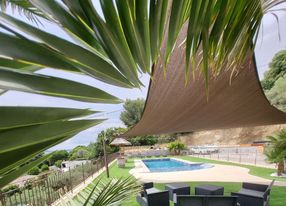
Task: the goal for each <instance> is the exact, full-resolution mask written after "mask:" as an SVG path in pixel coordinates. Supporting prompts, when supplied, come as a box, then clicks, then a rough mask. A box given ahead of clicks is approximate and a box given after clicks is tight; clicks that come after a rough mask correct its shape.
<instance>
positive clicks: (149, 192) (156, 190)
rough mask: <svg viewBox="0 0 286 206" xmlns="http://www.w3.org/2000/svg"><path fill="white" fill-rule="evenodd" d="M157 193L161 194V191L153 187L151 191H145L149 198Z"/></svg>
mask: <svg viewBox="0 0 286 206" xmlns="http://www.w3.org/2000/svg"><path fill="white" fill-rule="evenodd" d="M157 192H161V190H158V189H157V188H155V187H152V188H149V189H146V190H145V196H146V197H147V195H150V194H154V193H157Z"/></svg>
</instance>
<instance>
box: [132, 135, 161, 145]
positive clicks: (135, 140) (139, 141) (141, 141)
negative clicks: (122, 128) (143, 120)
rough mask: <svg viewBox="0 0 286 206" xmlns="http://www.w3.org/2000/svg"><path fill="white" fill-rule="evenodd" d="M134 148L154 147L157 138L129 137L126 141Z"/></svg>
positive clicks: (147, 136)
mask: <svg viewBox="0 0 286 206" xmlns="http://www.w3.org/2000/svg"><path fill="white" fill-rule="evenodd" d="M128 140H129V141H130V142H131V144H132V145H134V146H143V145H154V144H156V143H157V142H158V136H154V135H146V136H137V137H131V138H129V139H128Z"/></svg>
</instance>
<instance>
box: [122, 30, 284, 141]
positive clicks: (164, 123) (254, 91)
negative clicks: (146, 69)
mask: <svg viewBox="0 0 286 206" xmlns="http://www.w3.org/2000/svg"><path fill="white" fill-rule="evenodd" d="M185 37H186V27H185V28H183V30H182V31H181V34H180V36H179V38H178V41H177V45H176V47H175V49H174V51H173V54H172V55H171V57H170V61H169V64H168V66H167V74H166V77H164V72H163V66H162V59H159V61H158V63H157V64H156V65H155V67H154V69H153V80H152V82H151V84H150V86H149V92H148V97H147V102H146V105H145V110H144V113H143V116H142V119H141V120H140V121H139V123H138V124H137V125H135V126H134V127H133V128H132V129H131V130H130V131H129V132H127V133H126V134H124V136H135V135H146V134H164V133H175V132H190V131H200V130H212V129H223V128H234V127H244V126H259V125H270V124H281V123H286V114H285V113H283V112H281V111H279V110H277V109H276V108H275V107H273V106H271V105H270V104H269V102H268V100H267V99H266V97H265V95H264V93H263V91H262V89H261V86H260V82H259V79H258V76H257V71H256V66H255V60H254V58H253V57H252V55H249V57H248V58H247V59H246V60H245V64H244V65H243V67H241V68H237V70H238V73H236V74H235V75H234V76H233V77H232V78H230V76H231V72H232V71H231V70H223V71H222V72H221V74H220V75H219V76H217V77H214V75H210V80H209V96H208V100H207V98H206V89H205V82H204V78H203V77H202V74H200V71H199V70H197V71H196V72H195V73H196V78H195V80H194V79H193V78H192V77H191V76H190V82H189V83H188V85H187V86H185V47H184V44H181V43H182V42H183V41H184V39H185ZM163 50H164V48H163ZM190 73H191V72H190ZM230 79H231V83H230Z"/></svg>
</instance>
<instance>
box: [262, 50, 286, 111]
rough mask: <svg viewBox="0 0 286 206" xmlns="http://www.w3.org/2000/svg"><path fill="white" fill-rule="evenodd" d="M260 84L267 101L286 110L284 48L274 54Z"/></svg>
mask: <svg viewBox="0 0 286 206" xmlns="http://www.w3.org/2000/svg"><path fill="white" fill-rule="evenodd" d="M261 85H262V88H263V89H264V92H265V95H266V97H267V99H268V100H269V102H270V103H271V104H272V105H273V106H275V107H276V108H278V109H280V110H282V111H284V112H286V92H285V91H286V50H282V51H280V52H278V53H277V54H275V56H274V58H273V59H272V61H271V63H270V64H269V70H268V71H266V72H265V74H264V79H263V80H262V81H261Z"/></svg>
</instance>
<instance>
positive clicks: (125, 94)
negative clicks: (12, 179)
mask: <svg viewBox="0 0 286 206" xmlns="http://www.w3.org/2000/svg"><path fill="white" fill-rule="evenodd" d="M94 2H95V4H96V7H97V8H98V1H94ZM279 8H286V3H285V4H283V5H280V6H279ZM8 11H9V13H13V16H15V17H17V18H20V19H22V20H24V21H27V20H26V19H25V17H23V16H22V15H20V14H19V13H17V11H14V12H12V11H11V10H8ZM275 14H276V15H278V17H279V22H277V20H276V18H275V16H274V15H272V14H267V15H265V16H264V18H263V26H262V28H261V30H260V32H259V36H258V40H257V45H256V48H255V56H256V62H257V67H258V73H259V77H260V79H262V78H263V74H264V72H265V71H266V70H267V69H268V64H269V62H270V61H271V60H272V58H273V56H274V54H275V53H276V52H278V51H280V50H282V49H286V26H285V25H286V12H285V11H279V12H275ZM43 25H44V28H43V29H44V30H46V31H49V32H51V33H53V34H56V35H58V36H60V37H62V38H65V39H68V40H71V39H70V38H69V37H68V36H67V35H66V34H65V33H64V32H63V31H62V30H61V29H59V28H58V27H57V26H55V25H52V24H50V23H48V22H44V24H43ZM40 27H41V26H40ZM279 35H280V38H279ZM38 73H41V74H45V75H50V76H56V77H63V78H66V79H70V80H74V81H78V82H81V83H84V84H88V85H91V86H96V87H98V88H100V89H102V90H104V91H106V92H108V93H110V94H112V95H114V96H116V97H118V98H120V99H122V100H126V99H136V98H146V96H147V90H148V85H149V76H148V75H142V76H141V77H140V79H141V81H142V82H143V84H144V85H145V87H142V88H141V89H124V88H119V87H115V86H111V85H108V84H105V83H102V82H100V81H97V80H95V79H93V78H91V77H88V76H84V75H80V74H74V73H67V72H64V71H59V70H54V69H52V68H45V69H42V70H40V71H38ZM0 106H41V107H42V106H45V107H47V106H49V107H70V108H84V109H86V108H88V109H92V110H96V111H103V113H102V114H96V115H95V116H93V117H96V118H108V120H107V121H105V122H104V123H102V124H100V125H98V126H95V127H92V128H89V129H87V130H85V131H82V132H81V133H79V134H77V135H76V136H74V137H73V138H71V139H69V140H67V141H65V142H63V143H61V144H59V145H57V146H55V147H53V148H51V149H50V150H57V149H72V148H74V147H76V146H78V145H88V144H89V143H90V142H94V141H96V137H97V134H98V133H99V132H100V131H102V130H104V129H106V128H109V127H123V126H124V125H123V123H122V122H121V121H120V118H119V116H120V112H122V111H123V106H122V104H114V105H111V104H95V103H84V102H79V101H75V100H68V99H64V98H57V97H48V96H43V95H37V94H29V93H24V92H17V91H9V92H7V93H4V94H3V95H1V96H0Z"/></svg>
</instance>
